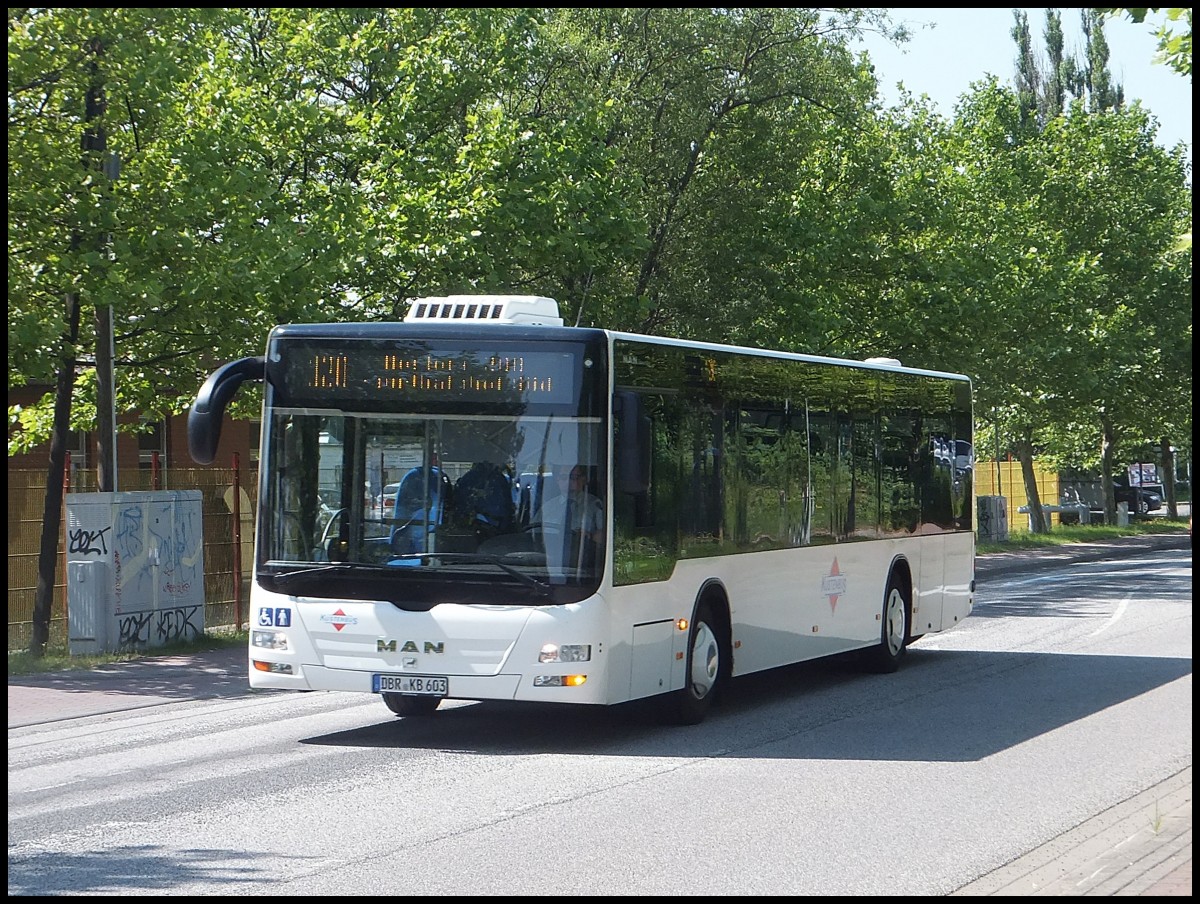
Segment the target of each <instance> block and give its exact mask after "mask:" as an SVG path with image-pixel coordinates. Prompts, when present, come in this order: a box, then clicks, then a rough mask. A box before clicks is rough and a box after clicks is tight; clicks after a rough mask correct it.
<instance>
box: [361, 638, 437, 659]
mask: <svg viewBox="0 0 1200 904" xmlns="http://www.w3.org/2000/svg"><path fill="white" fill-rule="evenodd" d="M424 644H425V648H424V649H421V648H420V647H418V646H417V642H416V641H415V640H406V641H404V644H403V645H401V644H400V642H399V641H396V640H377V641H375V652H376V653H396V652H400V653H437V654H439V655H440V654H442V653H445V652H446V645H445V644H444V643H434V642H433V641H431V640H426V641H424Z"/></svg>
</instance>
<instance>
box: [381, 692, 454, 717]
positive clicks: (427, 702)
mask: <svg viewBox="0 0 1200 904" xmlns="http://www.w3.org/2000/svg"><path fill="white" fill-rule="evenodd" d="M379 696H381V697H383V702H384V705H385V706H387V708H388V709H390V710H391V711H392V712H394V713H395V714H396V715H398V716H429V715H432V714H433V711H434V710H436V709H437V708H438V706H439V705H441V702H442V698H441V697H413V696H410V695H409V694H380V695H379Z"/></svg>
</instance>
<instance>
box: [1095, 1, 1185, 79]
mask: <svg viewBox="0 0 1200 904" xmlns="http://www.w3.org/2000/svg"><path fill="white" fill-rule="evenodd" d="M1163 10H1166V21H1165V22H1163V23H1162V24H1161V25H1159V26H1158V28H1157V30H1156V34H1157V35H1158V60H1159V61H1160V62H1163V63H1166V64H1167V65H1168V66H1170V67H1171V68H1172V69H1174V70H1175V71H1176V72H1178V73H1179V74H1180V75H1186V76H1188V77H1189V78H1191V75H1192V10H1191V8H1186V7H1163V6H1151V7H1138V8H1136V9H1134V8H1128V7H1115V6H1114V7H1100V8H1097V9H1096V12H1097V13H1102V14H1104V15H1107V16H1117V15H1121V14H1122V13H1124V14H1125V15H1127V16H1129V18H1130V19H1132V20H1133V21H1134V22H1137V23H1139V24H1140V23H1142V22H1145V21H1146V15H1147V14H1148V13H1158V12H1162V11H1163ZM1172 23H1179V24H1180V26H1181V27H1180V28H1179V29H1178V30H1177V29H1176V28H1175V27H1174V25H1173V24H1172Z"/></svg>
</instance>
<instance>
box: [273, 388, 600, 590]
mask: <svg viewBox="0 0 1200 904" xmlns="http://www.w3.org/2000/svg"><path fill="white" fill-rule="evenodd" d="M267 431H268V435H267V437H266V443H265V448H266V460H265V465H266V469H267V474H268V475H269V477H268V479H267V482H266V487H265V489H266V491H267V494H268V499H269V504H268V505H266V506H265V507H263V508H262V513H263V514H262V523H260V525H259V533H258V562H259V575H260V578H261V579H262V580H263V581H264V583H265V585H266V586H268V587H269V588H270V589H274V590H280V591H286V592H289V593H302V594H304V595H307V596H326V597H335V596H336V597H350V598H374V599H378V598H385V599H392V600H393V601H394V602H396V603H397V604H400V605H403V604H404V603H406V602H411V603H414V604H418V603H421V602H425V603H433V602H447V601H454V600H462V601H464V602H478V601H479V600H480V599H483V598H486V599H487V600H488V601H491V602H497V601H506V600H507V601H523V602H529V603H533V604H536V603H538V602H542V601H544V602H563V601H564V599H573V598H582V597H583V596H585V595H586V594H587V593H590V592H593V591H594V590H595V587H596V586H597V585H598V583H599V574H600V569H601V567H602V565H603V561H604V550H605V548H606V542H607V530H606V527H605V524H606V519H605V517H604V513H603V502H602V500H604V499H605V498H606V487H605V485H604V480H605V479H604V474H605V472H606V470H607V469H606V468H605V467H604V456H605V450H606V448H607V446H606V442H605V440H606V431H605V429H604V424H603V422H602V419H601V418H598V417H567V416H556V415H554V414H553V413H550V414H540V413H539V414H538V415H528V414H483V413H478V412H477V413H474V414H471V415H465V414H462V415H459V414H456V415H433V414H425V413H386V414H384V413H378V412H371V413H369V414H362V413H354V412H344V411H329V410H326V411H313V410H312V409H308V408H302V409H294V408H281V407H274V408H272V409H271V416H270V420H269V422H268V425H267ZM331 572H336V576H335V578H334V579H333V580H331V579H330V573H331ZM310 577H311V580H309V578H310ZM451 582H452V583H451ZM472 583H474V584H475V586H476V589H477V590H478V593H474V594H473V593H472V592H471V589H470V588H471V585H472ZM381 587H383V588H385V589H382V590H381ZM570 588H573V590H572V589H570Z"/></svg>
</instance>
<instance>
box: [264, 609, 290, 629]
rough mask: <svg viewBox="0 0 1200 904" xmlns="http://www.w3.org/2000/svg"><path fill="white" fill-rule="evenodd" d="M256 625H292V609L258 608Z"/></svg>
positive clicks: (277, 626) (273, 626)
mask: <svg viewBox="0 0 1200 904" xmlns="http://www.w3.org/2000/svg"><path fill="white" fill-rule="evenodd" d="M258 626H259V627H260V628H290V627H291V626H292V610H291V609H265V608H264V609H259V610H258Z"/></svg>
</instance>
